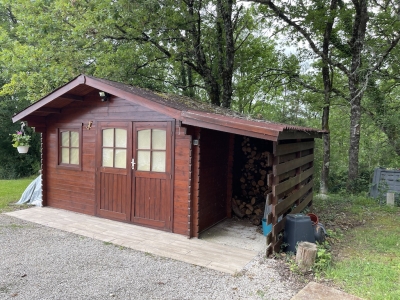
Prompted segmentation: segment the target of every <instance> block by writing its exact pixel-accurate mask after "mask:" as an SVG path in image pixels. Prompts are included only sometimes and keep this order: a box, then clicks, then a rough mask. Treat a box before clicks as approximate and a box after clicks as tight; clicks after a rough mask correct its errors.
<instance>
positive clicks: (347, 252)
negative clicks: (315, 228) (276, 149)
mask: <svg viewBox="0 0 400 300" xmlns="http://www.w3.org/2000/svg"><path fill="white" fill-rule="evenodd" d="M314 206H315V209H316V211H318V210H319V215H320V220H321V221H322V222H324V221H325V223H326V224H327V225H326V227H327V229H329V228H330V227H333V228H334V232H335V235H334V236H336V237H335V238H336V241H331V242H332V244H333V249H332V254H333V262H332V264H331V266H330V267H329V268H328V269H327V270H326V272H325V276H324V277H325V278H328V279H332V280H333V281H334V283H335V284H336V285H337V286H339V287H341V288H342V289H343V290H345V291H346V292H348V293H350V294H353V295H356V296H359V297H361V298H364V299H374V300H375V299H377V300H378V299H385V300H386V299H400V208H398V207H396V208H391V207H388V206H379V205H378V204H377V203H376V201H374V200H372V199H369V198H366V197H343V199H338V198H337V196H334V197H333V198H330V199H327V200H316V202H315V203H314ZM324 219H325V220H324Z"/></svg>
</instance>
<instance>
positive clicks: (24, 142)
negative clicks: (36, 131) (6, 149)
mask: <svg viewBox="0 0 400 300" xmlns="http://www.w3.org/2000/svg"><path fill="white" fill-rule="evenodd" d="M10 135H11V136H12V140H11V141H12V145H13V147H14V148H17V147H19V146H29V141H30V140H31V136H30V135H27V134H24V133H23V132H21V131H17V132H16V133H12V134H10Z"/></svg>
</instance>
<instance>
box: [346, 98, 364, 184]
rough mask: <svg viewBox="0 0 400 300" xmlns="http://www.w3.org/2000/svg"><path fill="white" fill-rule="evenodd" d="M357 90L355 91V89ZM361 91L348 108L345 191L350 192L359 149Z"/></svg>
mask: <svg viewBox="0 0 400 300" xmlns="http://www.w3.org/2000/svg"><path fill="white" fill-rule="evenodd" d="M356 92H357V91H356ZM361 98H362V96H361V93H359V94H358V95H355V96H354V98H352V101H351V109H350V148H349V173H348V180H347V191H349V192H352V191H353V189H354V184H355V180H356V179H357V178H358V154H359V150H360V127H361V124H360V122H361Z"/></svg>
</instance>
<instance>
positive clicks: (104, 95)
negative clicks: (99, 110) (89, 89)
mask: <svg viewBox="0 0 400 300" xmlns="http://www.w3.org/2000/svg"><path fill="white" fill-rule="evenodd" d="M99 96H100V98H101V102H105V101H108V97H109V95H108V94H107V93H106V92H102V91H100V92H99Z"/></svg>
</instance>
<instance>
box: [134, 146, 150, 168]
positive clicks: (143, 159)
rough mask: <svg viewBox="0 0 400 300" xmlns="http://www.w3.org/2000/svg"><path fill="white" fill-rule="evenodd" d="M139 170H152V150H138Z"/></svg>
mask: <svg viewBox="0 0 400 300" xmlns="http://www.w3.org/2000/svg"><path fill="white" fill-rule="evenodd" d="M137 169H138V171H150V151H138V158H137Z"/></svg>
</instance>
